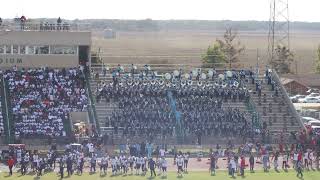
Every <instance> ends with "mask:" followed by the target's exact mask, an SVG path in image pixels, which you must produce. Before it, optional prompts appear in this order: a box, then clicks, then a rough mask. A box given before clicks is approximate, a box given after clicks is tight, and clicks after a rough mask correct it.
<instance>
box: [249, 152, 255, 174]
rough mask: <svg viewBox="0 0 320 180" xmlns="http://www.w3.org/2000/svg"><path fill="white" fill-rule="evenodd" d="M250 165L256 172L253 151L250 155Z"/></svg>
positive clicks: (251, 169)
mask: <svg viewBox="0 0 320 180" xmlns="http://www.w3.org/2000/svg"><path fill="white" fill-rule="evenodd" d="M249 166H250V172H251V173H253V172H254V156H253V154H252V153H251V154H250V157H249Z"/></svg>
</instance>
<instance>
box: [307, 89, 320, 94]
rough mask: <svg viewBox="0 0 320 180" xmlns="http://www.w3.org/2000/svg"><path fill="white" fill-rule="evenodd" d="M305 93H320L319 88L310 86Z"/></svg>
mask: <svg viewBox="0 0 320 180" xmlns="http://www.w3.org/2000/svg"><path fill="white" fill-rule="evenodd" d="M307 93H320V90H319V89H316V88H311V89H309V90H308V91H307Z"/></svg>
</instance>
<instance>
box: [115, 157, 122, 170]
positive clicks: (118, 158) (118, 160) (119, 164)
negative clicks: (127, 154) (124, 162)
mask: <svg viewBox="0 0 320 180" xmlns="http://www.w3.org/2000/svg"><path fill="white" fill-rule="evenodd" d="M116 164H117V172H118V173H120V169H121V162H120V157H117V156H116Z"/></svg>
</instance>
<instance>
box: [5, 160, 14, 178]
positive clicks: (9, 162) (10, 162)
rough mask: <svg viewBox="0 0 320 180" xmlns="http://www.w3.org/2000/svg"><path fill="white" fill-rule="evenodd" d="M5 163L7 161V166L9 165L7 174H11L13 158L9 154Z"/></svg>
mask: <svg viewBox="0 0 320 180" xmlns="http://www.w3.org/2000/svg"><path fill="white" fill-rule="evenodd" d="M7 163H8V167H9V175H10V176H12V168H13V166H14V159H13V158H12V157H11V156H10V157H9V159H8V161H7Z"/></svg>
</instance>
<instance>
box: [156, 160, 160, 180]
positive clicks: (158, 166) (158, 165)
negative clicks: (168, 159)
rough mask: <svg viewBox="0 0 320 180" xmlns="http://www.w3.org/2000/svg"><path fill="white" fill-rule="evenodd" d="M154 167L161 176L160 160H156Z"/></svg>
mask: <svg viewBox="0 0 320 180" xmlns="http://www.w3.org/2000/svg"><path fill="white" fill-rule="evenodd" d="M156 167H157V169H158V175H159V176H161V158H157V159H156Z"/></svg>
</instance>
